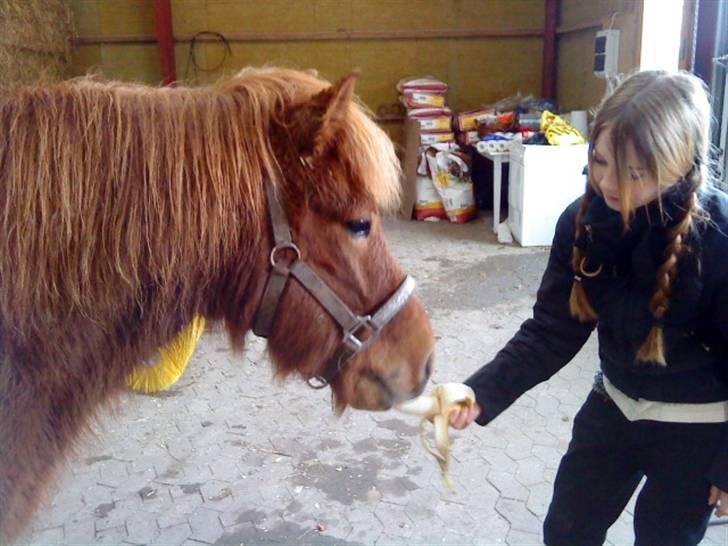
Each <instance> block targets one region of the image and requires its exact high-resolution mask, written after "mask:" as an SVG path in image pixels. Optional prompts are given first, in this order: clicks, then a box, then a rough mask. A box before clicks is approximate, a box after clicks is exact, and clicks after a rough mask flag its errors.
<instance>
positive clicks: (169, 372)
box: [126, 316, 205, 394]
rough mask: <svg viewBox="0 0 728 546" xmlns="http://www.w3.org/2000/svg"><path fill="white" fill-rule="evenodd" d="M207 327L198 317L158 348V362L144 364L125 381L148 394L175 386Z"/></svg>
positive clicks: (134, 389)
mask: <svg viewBox="0 0 728 546" xmlns="http://www.w3.org/2000/svg"><path fill="white" fill-rule="evenodd" d="M204 330H205V319H204V318H203V317H199V316H198V317H195V319H194V320H193V321H192V322H191V323H190V324H189V326H187V327H186V328H185V329H184V330H182V331H181V332H180V333H179V334H177V336H176V337H175V338H174V339H173V340H172V341H170V342H169V343H167V344H166V345H165V346H164V347H162V348H161V349H159V356H160V358H159V361H158V362H157V363H154V364H151V365H141V366H140V367H138V368H137V369H135V370H134V371H133V372H132V373H131V375H129V377H128V378H127V380H126V382H127V384H128V385H129V387H130V388H131V390H133V391H134V392H139V393H144V394H149V393H154V392H159V391H163V390H165V389H168V388H169V387H171V386H172V385H174V384H175V383H176V382H177V380H178V379H179V378H180V377H181V376H182V374H183V373H184V371H185V368H186V367H187V363H188V362H189V361H190V358H192V353H194V351H195V346H196V345H197V341H198V340H199V339H200V336H202V333H203V332H204Z"/></svg>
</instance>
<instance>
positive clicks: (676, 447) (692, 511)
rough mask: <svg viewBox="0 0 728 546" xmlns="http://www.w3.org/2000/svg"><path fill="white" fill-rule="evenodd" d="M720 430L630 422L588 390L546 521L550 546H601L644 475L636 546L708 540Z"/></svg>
mask: <svg viewBox="0 0 728 546" xmlns="http://www.w3.org/2000/svg"><path fill="white" fill-rule="evenodd" d="M726 431H727V426H726V424H725V423H719V424H692V423H691V424H681V423H661V422H656V421H633V422H630V421H628V420H627V419H625V417H624V415H622V413H621V412H620V411H619V409H618V408H617V407H616V406H615V405H614V402H612V401H611V400H609V399H607V398H605V397H604V395H602V394H598V393H596V392H594V391H592V392H591V393H590V394H589V397H588V398H587V400H586V402H585V403H584V405H583V406H582V408H581V409H580V410H579V412H578V413H577V415H576V417H575V419H574V427H573V434H572V440H571V443H570V444H569V449H568V450H567V452H566V454H565V455H564V457H563V459H562V460H561V464H560V465H559V470H558V473H557V474H556V483H555V484H554V496H553V499H552V500H551V505H550V506H549V511H548V514H547V515H546V521H545V522H544V542H545V543H546V544H547V545H548V546H592V545H601V544H603V543H604V540H605V538H606V535H607V530H608V529H609V527H610V526H611V525H612V524H613V523H614V522H615V521H616V519H617V518H618V517H619V515H620V514H621V513H622V510H623V509H624V507H625V505H626V504H627V502H628V501H629V499H630V498H631V496H632V494H633V493H634V491H635V489H636V487H637V485H638V484H639V482H640V480H641V479H642V477H643V476H646V478H647V480H646V482H645V485H644V487H643V488H642V490H641V491H640V493H639V496H638V498H637V505H636V506H635V512H634V530H635V537H636V539H635V546H672V545H674V546H691V545H695V544H698V542H700V540H701V539H702V538H703V535H704V534H705V530H706V528H707V525H708V520H709V518H710V514H711V510H712V508H711V507H710V506H708V504H707V502H708V496H709V494H710V486H711V484H710V482H709V480H708V472H709V469H710V466H711V464H712V463H713V459H714V457H715V455H716V453H717V450H718V448H719V446H720V444H721V442H722V440H723V438H724V436H725V435H726Z"/></svg>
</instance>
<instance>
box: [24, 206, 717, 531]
mask: <svg viewBox="0 0 728 546" xmlns="http://www.w3.org/2000/svg"><path fill="white" fill-rule="evenodd" d="M489 225H490V223H489V219H488V218H482V219H480V220H478V221H477V222H474V223H472V224H469V225H465V226H455V225H449V224H444V223H439V224H431V223H416V222H405V221H401V220H388V222H387V233H388V235H389V239H390V241H391V243H392V247H393V250H394V252H395V254H396V255H397V256H398V258H399V259H400V261H401V262H402V264H403V265H404V267H405V269H406V270H407V271H409V272H411V273H413V274H414V275H415V276H416V277H417V278H418V280H419V282H420V285H419V294H420V295H421V297H422V298H423V300H424V301H425V303H426V305H427V307H428V309H429V312H430V314H431V316H432V320H433V325H434V329H435V333H436V335H437V337H438V347H437V361H438V368H437V370H436V372H435V374H434V376H433V383H438V382H445V381H461V380H463V379H464V378H465V377H467V375H469V374H470V373H471V372H472V371H473V370H475V369H476V368H477V367H478V366H479V364H480V363H482V362H485V361H487V360H488V359H489V358H491V357H492V356H493V355H494V354H495V353H496V351H497V350H498V349H499V348H500V347H501V346H502V345H503V344H504V343H505V342H506V341H507V340H508V339H509V338H510V336H511V335H512V334H513V333H514V332H515V331H516V330H517V328H518V326H519V325H520V323H521V322H522V321H523V320H524V319H525V318H527V317H528V316H529V314H530V311H531V306H532V304H533V300H534V297H535V292H536V288H537V285H538V281H539V278H540V275H541V272H542V270H543V268H544V266H545V263H546V259H547V249H543V248H541V249H522V248H519V247H517V246H515V245H507V246H503V245H498V244H497V243H496V242H495V240H494V237H493V235H492V234H491V233H490V230H489V228H488V226H489ZM595 366H596V346H595V343H594V340H593V339H592V340H590V341H589V343H587V345H586V346H585V348H584V349H583V350H582V351H581V352H580V353H579V355H578V356H577V357H576V359H575V360H574V362H572V363H571V364H570V365H569V366H567V367H566V368H564V369H563V370H562V371H561V372H560V373H559V374H557V375H556V376H555V377H553V378H552V379H551V381H549V382H548V383H546V384H542V385H540V386H538V387H536V388H535V389H533V390H532V391H530V392H529V393H527V394H526V395H525V396H523V397H522V398H521V399H520V400H518V402H517V403H516V404H515V405H514V406H513V407H511V408H510V409H509V410H508V411H507V412H506V413H504V414H503V415H502V416H500V417H499V418H498V419H497V420H496V421H495V422H494V423H492V424H491V425H490V426H488V427H485V428H483V427H478V426H473V427H470V428H469V429H468V430H466V431H460V432H458V431H455V432H454V433H453V436H454V443H453V447H452V455H453V458H454V460H453V462H452V468H451V476H452V479H453V482H454V491H453V492H450V491H448V490H447V488H446V487H445V486H444V485H443V483H442V481H441V478H440V475H439V471H438V468H437V465H436V464H435V462H434V461H433V460H432V459H430V458H429V456H427V455H426V454H425V452H424V451H423V449H422V447H421V446H420V443H419V439H418V437H417V422H416V419H415V418H413V417H409V416H402V415H399V414H396V413H394V412H386V413H363V412H352V411H347V412H346V413H345V414H344V416H343V417H341V418H336V417H334V416H333V415H332V412H331V410H330V405H329V402H330V400H329V394H328V393H327V392H321V391H314V390H311V389H309V388H308V387H307V386H306V385H305V384H303V383H302V382H299V381H289V382H287V383H285V384H278V383H275V382H272V378H271V369H270V367H269V364H268V362H267V360H266V358H265V356H264V345H263V343H262V342H261V341H260V340H257V339H255V338H253V337H251V338H250V340H249V343H248V348H247V351H246V352H245V353H244V354H241V355H240V354H233V353H232V352H230V348H229V345H228V342H227V339H226V338H225V337H224V336H223V335H222V334H219V333H208V334H206V335H205V336H204V337H203V339H202V340H201V342H200V345H199V347H198V350H197V352H196V353H195V356H194V358H193V360H192V361H191V363H190V365H189V368H188V370H187V372H186V373H185V375H184V376H183V378H182V379H181V380H180V381H179V382H178V383H177V384H176V385H175V386H174V387H173V388H172V389H171V390H170V391H168V392H166V393H164V394H163V395H159V396H139V395H128V396H125V397H124V398H123V399H122V400H120V401H119V403H118V404H117V405H116V407H115V408H114V410H113V413H107V414H104V415H103V416H102V418H101V419H100V422H99V423H98V426H97V427H96V430H97V435H96V437H95V438H91V439H90V441H88V442H87V443H86V444H85V447H84V448H82V449H81V450H80V452H79V453H78V454H77V456H76V457H75V458H74V459H73V460H72V462H71V464H70V465H69V467H68V470H67V471H66V472H65V473H64V474H63V475H62V477H61V479H60V480H59V483H58V486H57V493H56V494H55V496H54V497H53V498H52V501H50V502H49V504H48V505H47V507H46V508H45V509H44V510H43V511H42V512H41V514H40V516H39V517H38V518H37V520H36V522H35V525H34V528H33V531H32V533H31V534H29V535H28V536H27V537H25V538H24V539H22V540H21V543H33V544H91V543H96V544H246V545H251V544H345V545H350V544H351V545H353V544H413V545H417V544H482V545H489V544H509V545H526V544H528V545H533V544H541V524H542V521H543V518H544V515H545V513H546V509H547V506H548V503H549V500H550V495H551V488H552V482H553V479H554V475H555V473H556V468H557V465H558V462H559V459H560V457H561V455H562V453H563V452H564V450H565V448H566V446H567V443H568V439H569V436H570V429H571V424H572V423H571V421H572V417H573V416H574V414H575V412H576V411H577V409H578V407H579V405H580V403H581V402H582V400H583V399H584V397H585V396H586V394H587V392H588V390H589V387H590V383H591V378H592V376H593V373H594V370H595ZM630 506H631V505H630ZM632 540H633V535H632V530H631V509H628V510H627V511H626V512H625V513H624V514H623V515H622V517H621V518H620V519H619V521H618V522H617V523H616V524H615V525H614V526H613V528H612V529H611V530H610V532H609V536H608V541H609V542H608V543H609V544H612V545H617V544H631V542H632ZM703 544H728V533H727V531H726V526H725V525H719V524H716V525H711V526H710V528H709V532H708V535H707V537H706V539H705V540H704V542H703Z"/></svg>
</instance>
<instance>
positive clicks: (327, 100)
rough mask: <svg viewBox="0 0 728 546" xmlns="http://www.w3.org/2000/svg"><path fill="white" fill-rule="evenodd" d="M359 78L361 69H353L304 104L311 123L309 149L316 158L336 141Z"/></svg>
mask: <svg viewBox="0 0 728 546" xmlns="http://www.w3.org/2000/svg"><path fill="white" fill-rule="evenodd" d="M358 78H359V70H353V71H352V72H351V74H349V75H348V76H346V77H344V78H342V79H340V80H339V81H338V82H336V83H335V84H334V85H332V86H331V87H329V88H328V89H324V90H323V91H321V92H320V93H319V94H318V95H315V96H314V97H313V98H311V100H310V101H309V102H308V104H306V105H305V106H304V110H306V114H307V115H306V118H308V122H309V124H310V125H309V127H308V129H309V130H310V132H309V135H308V136H309V138H310V140H309V142H310V143H311V148H310V149H309V150H307V151H308V152H309V153H311V154H312V155H313V157H314V158H315V157H320V156H322V155H323V154H325V153H326V151H328V150H329V149H330V148H331V146H333V144H334V143H335V141H336V136H337V134H338V133H339V131H340V130H341V129H342V128H343V125H344V123H345V119H346V112H347V110H348V109H349V105H350V104H351V101H352V100H353V98H354V86H355V84H356V80H357V79H358Z"/></svg>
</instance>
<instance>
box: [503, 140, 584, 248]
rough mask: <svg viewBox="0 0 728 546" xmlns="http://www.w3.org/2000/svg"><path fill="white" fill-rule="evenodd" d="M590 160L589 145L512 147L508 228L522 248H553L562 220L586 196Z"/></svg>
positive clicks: (509, 175) (515, 144) (515, 145)
mask: <svg viewBox="0 0 728 546" xmlns="http://www.w3.org/2000/svg"><path fill="white" fill-rule="evenodd" d="M587 158H588V145H587V144H576V145H573V146H537V145H525V144H517V143H514V144H513V145H512V147H511V152H510V158H509V161H510V170H509V174H508V227H509V228H510V230H511V233H513V236H514V237H515V239H516V240H517V241H518V242H519V243H520V244H521V246H547V245H550V244H551V242H552V240H553V237H554V231H555V229H556V222H557V220H558V219H559V216H560V215H561V213H562V212H563V210H564V209H565V208H566V207H567V206H568V205H569V204H570V203H571V202H572V201H574V200H575V199H576V198H577V197H579V196H581V195H583V194H584V188H585V184H586V177H585V176H584V174H583V171H584V167H585V166H586V164H587Z"/></svg>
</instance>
